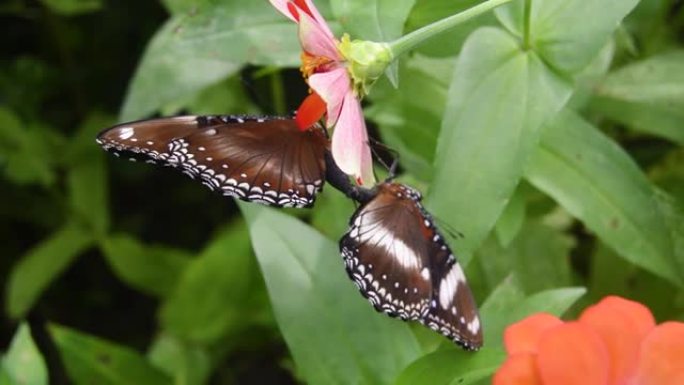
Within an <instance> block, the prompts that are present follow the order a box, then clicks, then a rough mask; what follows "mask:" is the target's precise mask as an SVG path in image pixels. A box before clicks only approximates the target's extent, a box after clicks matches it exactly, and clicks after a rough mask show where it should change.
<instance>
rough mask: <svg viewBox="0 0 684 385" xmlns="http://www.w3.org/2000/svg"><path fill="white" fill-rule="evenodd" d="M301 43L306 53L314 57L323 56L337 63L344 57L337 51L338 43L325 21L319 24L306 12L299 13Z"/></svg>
mask: <svg viewBox="0 0 684 385" xmlns="http://www.w3.org/2000/svg"><path fill="white" fill-rule="evenodd" d="M300 10H301V9H300ZM299 42H300V44H301V45H302V48H304V51H306V52H308V53H309V54H311V55H313V56H323V57H326V58H328V59H331V60H336V61H341V60H342V56H340V53H339V52H338V51H337V41H336V40H335V38H334V37H333V35H332V33H331V32H330V30H329V29H328V27H327V25H326V24H325V21H323V23H322V24H319V23H317V22H316V20H314V19H313V18H312V17H311V16H310V15H309V14H308V13H306V12H304V11H300V12H299Z"/></svg>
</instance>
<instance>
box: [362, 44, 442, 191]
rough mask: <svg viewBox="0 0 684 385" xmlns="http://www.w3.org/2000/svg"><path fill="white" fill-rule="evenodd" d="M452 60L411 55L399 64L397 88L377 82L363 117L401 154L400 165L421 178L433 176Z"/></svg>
mask: <svg viewBox="0 0 684 385" xmlns="http://www.w3.org/2000/svg"><path fill="white" fill-rule="evenodd" d="M454 63H455V60H454V59H453V58H447V59H431V58H427V57H425V56H422V55H414V56H412V57H410V58H407V59H406V60H403V61H402V63H401V65H400V67H399V74H400V76H401V79H402V81H401V83H400V84H399V87H398V88H395V87H392V86H390V85H389V83H388V82H379V83H378V84H377V85H376V86H375V87H374V88H373V92H372V93H371V95H370V98H371V100H372V101H373V104H372V105H371V106H370V108H368V109H366V116H367V117H368V118H370V119H371V120H373V121H374V122H375V123H376V124H378V126H379V128H380V133H381V136H382V139H383V143H384V144H386V145H387V146H389V147H390V148H393V149H394V150H396V151H398V152H399V154H401V159H400V160H401V165H402V167H404V168H405V169H406V170H407V171H409V172H410V173H412V174H413V175H414V176H417V177H419V178H421V179H422V180H430V179H431V177H432V163H433V160H434V153H435V148H436V147H437V136H438V134H439V124H440V122H441V119H442V115H443V114H444V106H445V103H446V94H447V89H448V87H449V82H450V80H451V75H452V73H453V68H454Z"/></svg>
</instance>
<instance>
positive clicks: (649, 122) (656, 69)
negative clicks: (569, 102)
mask: <svg viewBox="0 0 684 385" xmlns="http://www.w3.org/2000/svg"><path fill="white" fill-rule="evenodd" d="M595 91H596V94H595V96H594V99H593V100H592V102H591V108H592V110H594V111H595V112H598V113H601V114H604V115H605V116H607V117H608V118H610V119H612V120H614V121H616V122H619V123H622V124H625V125H626V126H628V127H630V128H632V129H634V130H637V131H641V132H645V133H649V134H653V135H657V136H661V137H663V138H667V139H669V140H672V141H674V142H676V143H678V144H680V145H684V129H682V127H684V51H683V50H678V51H672V52H668V53H664V54H661V55H658V56H654V57H651V58H648V59H646V60H642V61H638V62H634V63H631V64H629V65H627V66H625V67H622V68H621V69H619V70H617V71H614V72H612V73H610V74H609V75H608V76H607V77H606V78H605V80H604V81H603V82H601V83H600V84H599V85H597V86H596V87H595Z"/></svg>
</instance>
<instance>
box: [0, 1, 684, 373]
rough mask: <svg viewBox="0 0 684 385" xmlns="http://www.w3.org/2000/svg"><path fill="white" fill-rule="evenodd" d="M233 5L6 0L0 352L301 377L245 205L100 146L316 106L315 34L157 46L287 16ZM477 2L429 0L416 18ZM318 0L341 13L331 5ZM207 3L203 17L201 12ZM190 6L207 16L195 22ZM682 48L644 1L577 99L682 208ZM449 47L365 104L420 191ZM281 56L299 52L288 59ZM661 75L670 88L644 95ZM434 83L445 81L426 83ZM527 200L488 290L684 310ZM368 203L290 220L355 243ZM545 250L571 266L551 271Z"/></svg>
mask: <svg viewBox="0 0 684 385" xmlns="http://www.w3.org/2000/svg"><path fill="white" fill-rule="evenodd" d="M194 3H197V4H199V7H198V6H197V5H196V4H194ZM215 3H220V2H217V1H209V0H206V1H196V2H193V1H172V0H169V1H152V0H146V1H133V0H116V1H112V0H42V1H37V0H36V1H28V0H25V1H22V0H5V1H4V2H3V3H2V4H1V5H0V36H1V37H0V41H1V43H0V44H1V45H2V50H1V55H2V60H1V61H0V191H2V193H1V194H2V195H1V196H2V199H0V250H1V251H2V256H1V257H0V282H1V283H2V285H1V287H0V290H2V296H0V303H1V304H2V309H3V311H2V314H0V352H5V351H7V350H8V349H9V346H10V341H11V340H12V338H13V336H14V335H15V333H16V332H17V327H18V325H19V324H20V322H21V321H22V320H26V322H27V323H28V324H29V325H30V326H31V333H32V336H33V339H34V341H35V342H36V344H37V345H38V347H39V348H40V350H41V352H42V354H43V356H44V358H45V360H46V363H47V367H48V368H49V370H50V371H51V373H53V374H54V377H53V381H54V383H69V382H68V380H67V379H66V374H65V373H66V372H65V368H64V365H63V363H61V362H60V360H58V359H57V357H58V356H57V354H56V353H57V352H56V350H55V349H56V347H55V344H54V341H52V338H50V333H51V332H50V330H53V329H51V328H56V329H54V331H53V333H55V335H58V336H61V337H58V338H57V339H58V340H59V341H58V342H59V345H60V349H76V351H78V350H79V349H86V350H87V349H93V351H96V352H97V351H98V349H104V347H107V349H105V350H107V351H109V352H111V351H114V352H117V353H116V354H114V355H112V356H110V355H102V356H98V357H99V359H100V360H102V361H103V362H105V363H108V364H109V363H111V364H112V365H113V366H114V367H117V368H119V369H121V368H125V370H128V368H134V367H135V365H137V364H136V363H135V362H137V361H136V360H137V359H138V358H135V357H131V356H130V355H131V354H137V355H138V356H146V357H147V360H148V361H149V362H152V363H153V365H154V366H155V367H157V368H159V370H160V372H165V373H168V374H174V375H177V374H178V365H185V366H187V368H185V369H183V370H181V372H182V373H183V374H182V375H181V376H180V377H176V378H184V380H183V381H184V382H183V381H181V380H178V381H179V382H176V383H178V384H181V383H182V384H202V383H206V384H264V383H268V384H293V383H298V374H297V371H296V370H295V369H294V364H293V361H292V358H291V356H290V354H289V353H288V349H287V347H286V345H285V343H284V341H283V338H282V336H281V334H280V332H279V329H278V325H277V324H276V321H275V318H274V315H273V310H272V307H271V305H270V302H269V296H268V294H267V292H266V289H265V284H264V279H263V278H262V275H261V273H260V271H259V267H258V264H257V262H256V259H255V258H254V255H253V252H252V248H251V246H250V241H249V234H248V232H247V228H246V226H245V225H244V223H243V221H242V219H241V216H240V214H239V211H238V208H237V206H236V204H235V203H234V202H233V201H232V200H231V199H225V198H223V197H220V196H218V195H215V194H212V193H211V192H210V191H208V190H207V189H206V188H204V187H203V186H201V185H200V184H198V183H196V182H193V181H191V180H190V179H188V178H186V177H184V176H182V175H177V173H176V172H174V171H172V170H165V169H156V168H154V167H150V166H149V165H145V164H135V163H130V162H124V161H120V160H119V159H116V158H113V157H110V156H108V154H105V153H104V152H103V151H101V150H100V149H99V147H98V146H97V145H96V144H95V142H94V138H95V135H96V134H97V133H98V132H99V131H100V130H102V129H104V128H106V127H108V126H110V125H112V124H115V123H117V122H120V121H123V120H127V119H137V118H144V117H153V116H166V115H172V114H178V113H226V114H230V113H266V114H284V113H287V112H289V111H292V110H294V109H295V108H296V107H297V106H298V104H299V102H300V101H301V100H302V99H303V97H304V96H305V95H306V92H307V89H306V87H305V85H304V83H303V81H302V79H301V76H300V74H299V72H298V71H297V70H296V63H297V60H298V48H297V46H296V45H293V44H296V41H291V40H288V42H287V43H283V44H282V45H280V44H278V45H274V48H273V52H270V51H269V52H268V53H267V54H264V55H266V56H268V55H272V56H273V57H277V60H276V59H273V60H267V59H269V58H271V57H270V56H268V58H267V59H263V58H261V57H259V58H257V59H255V60H251V59H250V60H247V59H240V60H237V59H236V60H235V61H234V62H231V61H230V60H229V59H226V58H225V57H224V56H223V54H222V53H221V47H220V44H219V43H220V42H214V43H212V42H211V41H210V42H203V44H204V45H202V44H198V45H196V46H193V47H185V48H182V49H180V50H178V51H174V52H170V53H169V54H168V55H166V56H163V57H161V56H155V55H154V52H159V50H164V44H166V43H167V42H166V40H164V39H169V38H168V35H169V34H168V32H170V31H173V32H178V31H180V32H182V31H183V29H184V28H186V27H187V26H188V25H190V26H191V27H197V26H198V25H199V26H200V27H202V28H214V26H213V25H212V23H213V22H214V21H212V20H214V18H217V19H223V20H224V21H225V22H226V23H229V22H232V21H231V20H238V21H239V20H240V17H248V16H245V15H249V17H255V18H256V19H258V20H260V19H259V18H262V19H266V20H278V21H283V20H281V18H282V17H281V16H280V15H277V14H275V12H274V11H273V10H272V9H270V8H269V7H268V6H267V5H265V4H258V5H254V4H256V3H258V2H253V1H252V2H244V4H242V3H240V2H239V1H226V2H225V3H226V4H229V5H228V6H226V7H224V8H221V7H220V6H216V10H213V11H212V7H214V4H215ZM264 3H266V2H265V1H264ZM452 3H454V2H452ZM476 3H477V1H464V2H461V3H459V2H455V4H451V3H448V2H437V3H434V4H433V3H431V2H430V0H423V1H421V0H418V1H416V2H415V5H414V7H413V9H412V11H411V13H410V15H409V17H408V19H407V21H406V23H405V28H404V30H405V31H409V30H412V29H415V28H417V27H418V26H421V25H424V24H426V23H427V22H430V21H433V20H437V19H439V18H441V17H444V16H445V15H449V14H453V13H454V12H456V11H458V10H461V9H465V8H466V7H467V6H469V5H473V4H476ZM317 5H319V7H320V8H321V9H322V11H323V12H324V14H329V13H330V8H329V6H328V5H327V2H323V1H321V2H317ZM252 8H253V9H252ZM207 9H209V10H210V11H207ZM236 9H239V10H241V11H238V15H233V13H231V12H232V11H235V10H236ZM214 11H215V12H217V13H216V14H211V12H214ZM198 12H199V16H198V17H199V20H195V19H192V18H193V17H194V16H195V15H196V14H197V13H198ZM263 15H267V16H263ZM183 18H188V19H192V20H191V21H188V23H189V24H183V23H181V21H180V20H184V19H183ZM478 20H479V21H477V22H474V23H471V24H468V25H465V26H464V27H463V28H461V29H459V30H458V31H454V32H453V33H452V34H451V35H449V36H448V37H447V38H448V39H451V40H450V41H455V42H461V41H463V39H464V38H465V36H467V34H468V33H469V32H471V31H472V30H473V29H475V28H476V27H478V26H480V25H485V24H489V23H493V22H494V21H493V16H487V17H485V18H483V19H478ZM283 22H284V21H283ZM193 23H194V24H193ZM333 26H334V28H336V29H339V27H340V25H339V24H337V23H334V24H333ZM578 28H581V26H578ZM200 29H201V28H200ZM155 34H157V35H156V36H157V38H155V39H153V36H155ZM236 39H237V38H236ZM683 43H684V2H682V1H678V0H644V1H641V2H640V4H639V5H638V7H637V9H636V10H635V11H634V12H632V13H631V14H630V16H628V18H627V19H626V21H625V23H624V24H623V25H622V26H621V27H620V28H619V29H618V30H617V31H616V32H615V34H614V35H613V38H612V39H611V41H610V42H609V44H607V46H606V47H605V48H604V49H603V51H602V53H601V55H599V56H600V57H598V58H597V59H596V60H595V61H594V63H593V64H592V65H593V66H594V67H592V68H593V70H591V71H587V72H586V73H584V74H583V75H582V77H581V78H580V80H579V81H578V83H577V84H578V85H577V91H576V94H575V97H573V99H572V101H571V103H574V106H577V108H578V110H581V111H582V113H583V114H584V115H585V117H586V118H587V119H588V120H590V121H591V122H592V123H594V124H596V125H598V126H599V127H600V128H601V129H602V131H603V132H604V133H605V134H607V135H608V136H609V137H611V138H612V139H613V140H615V141H616V142H617V143H619V144H620V146H621V147H622V148H623V149H625V150H626V151H627V152H628V154H629V155H630V156H631V157H632V158H633V159H634V160H635V161H636V163H637V164H638V165H639V166H640V167H641V168H642V169H643V170H644V172H645V173H646V175H648V177H649V179H650V180H651V181H652V182H653V183H654V185H656V186H658V188H659V189H661V190H662V191H664V192H666V193H668V194H669V196H670V197H671V198H672V200H673V202H675V203H674V204H676V205H681V204H682V203H684V150H683V149H682V145H684V51H682V44H683ZM211 44H214V45H213V46H212V45H211ZM449 46H453V47H455V48H453V49H451V48H446V47H447V46H446V45H445V44H444V43H443V41H439V40H438V41H435V42H431V43H430V44H427V45H426V46H424V47H421V49H420V51H419V52H418V53H417V54H416V55H413V56H412V57H411V58H410V59H407V61H406V62H403V63H402V64H401V68H400V69H399V71H400V73H401V74H402V77H401V79H402V81H404V82H403V83H402V89H400V92H399V93H397V92H396V91H395V90H394V89H393V88H392V87H391V86H390V85H389V83H388V82H387V81H386V80H382V81H380V82H379V83H378V84H377V85H376V87H375V88H374V90H373V93H372V94H371V95H370V97H369V100H368V101H367V102H366V104H367V114H368V117H369V118H370V122H369V126H370V130H371V133H372V135H373V136H375V137H376V138H379V139H381V140H383V141H384V142H385V143H387V144H388V145H389V146H390V147H393V148H395V149H397V150H398V151H399V152H400V153H401V155H402V166H403V168H402V171H405V175H404V178H405V179H404V180H407V181H410V182H411V183H412V184H414V185H416V186H417V187H419V188H421V189H426V188H427V186H428V185H429V182H430V175H431V173H432V169H431V167H432V166H431V164H432V163H431V162H432V160H433V152H434V147H435V143H436V140H437V135H438V133H437V130H438V128H439V121H440V119H441V116H442V113H443V111H442V110H443V104H442V105H440V104H439V103H433V102H431V100H430V99H423V100H416V99H420V97H419V96H418V95H422V94H423V93H430V95H433V94H434V95H439V96H440V97H441V98H442V99H443V98H444V95H445V94H446V89H447V87H448V80H445V79H448V78H449V76H450V75H444V74H450V73H451V71H452V70H451V68H452V67H453V63H454V58H455V57H456V55H457V53H458V48H457V47H460V44H453V45H449ZM183 49H184V50H185V51H183ZM204 49H206V50H211V52H212V54H213V53H214V51H217V52H216V58H215V62H209V61H208V60H204V61H199V60H198V61H193V60H191V59H192V55H193V52H195V51H193V50H204ZM155 50H156V51H155ZM281 51H282V52H287V53H286V54H283V55H281V56H277V55H278V52H281ZM245 52H247V53H245V55H246V56H249V55H250V53H249V52H248V50H247V49H245ZM255 55H257V56H258V55H261V53H256V54H255ZM143 57H144V59H143ZM188 58H190V59H188ZM262 63H269V65H265V64H262ZM283 65H286V66H290V67H291V68H292V69H286V70H283V69H282V68H280V67H281V66H283ZM630 66H631V67H630ZM141 68H143V69H141ZM149 68H154V70H149ZM168 68H174V70H173V71H170V70H169V71H167V69H168ZM178 68H180V69H178ZM209 68H210V69H212V70H208V69H209ZM216 68H220V70H215V69H216ZM625 68H626V70H624V69H625ZM618 70H622V72H618ZM165 71H167V72H165ZM174 71H179V72H174ZM179 73H183V74H184V75H188V74H190V76H188V78H190V79H193V81H196V82H195V83H193V84H192V85H188V84H185V83H182V82H180V83H179V84H176V83H174V86H176V87H177V90H181V91H182V90H184V88H183V87H186V88H187V92H178V91H176V93H175V94H173V95H171V96H169V94H168V93H167V92H168V87H166V86H165V84H164V83H166V82H173V81H174V80H173V79H176V78H181V77H180V76H178V77H176V76H177V75H178V74H179ZM132 79H133V80H132ZM197 79H199V80H197ZM131 84H134V85H133V86H131ZM426 85H427V86H426ZM658 85H660V86H662V87H663V88H662V89H661V91H663V92H661V93H659V94H658V95H659V98H657V100H655V99H654V100H655V101H653V100H652V101H646V102H644V101H643V100H642V99H641V98H639V97H638V96H639V95H638V94H639V92H640V90H644V92H651V91H653V89H654V87H657V86H658ZM162 86H164V87H162ZM626 86H631V87H632V88H628V87H626ZM157 87H159V90H158V89H157ZM418 87H427V89H426V88H420V90H419V91H415V92H414V90H415V89H418ZM611 87H612V88H611ZM620 87H622V88H620ZM402 95H403V96H402ZM663 95H664V96H663ZM409 96H411V97H409ZM397 116H401V119H397ZM512 202H513V203H512V204H511V205H510V207H509V208H507V211H506V216H505V221H506V222H505V223H499V224H498V225H497V228H496V231H495V232H493V233H492V235H491V236H490V237H489V238H488V239H487V240H486V241H485V242H484V244H483V246H482V247H481V248H480V249H479V250H478V252H477V253H476V254H477V256H478V258H476V263H471V264H470V265H469V267H468V276H469V280H470V282H471V286H473V289H474V291H475V293H476V296H477V297H478V300H479V301H480V302H481V301H483V300H484V298H486V297H487V294H488V293H490V292H491V291H492V290H493V289H494V287H496V286H497V285H498V284H499V283H500V282H501V281H502V280H503V279H504V278H505V277H506V276H507V275H508V274H509V273H510V272H511V271H515V272H516V274H518V278H519V279H521V281H522V282H523V284H522V285H521V286H522V288H523V289H524V291H525V292H526V293H534V292H537V291H540V290H543V289H548V288H553V287H561V286H570V285H576V286H584V287H587V288H588V294H587V295H586V296H585V297H583V299H582V300H580V302H579V303H578V304H576V309H575V311H576V310H577V309H581V308H582V307H583V306H585V305H586V304H589V303H592V302H595V301H596V300H597V299H599V298H601V297H603V296H604V295H606V294H609V293H617V294H621V295H624V296H627V297H630V298H634V299H637V300H639V301H642V302H644V303H646V304H647V305H648V306H649V307H650V308H651V309H652V310H653V312H654V314H655V315H656V317H657V318H658V319H659V320H664V319H680V320H684V292H682V290H681V288H679V287H677V286H676V285H674V284H673V283H672V282H671V281H669V280H667V279H664V278H663V277H662V276H659V275H658V274H654V273H653V272H649V271H647V270H644V269H643V268H642V267H640V266H638V265H636V264H633V263H632V262H630V261H628V260H627V259H625V258H622V257H621V256H620V255H619V253H616V251H615V250H614V248H611V247H607V246H606V244H605V243H604V242H603V241H602V239H600V237H597V236H596V234H595V233H594V232H592V231H590V230H588V229H587V228H586V227H585V225H584V224H583V223H582V222H581V221H579V220H577V219H576V218H573V217H572V216H571V215H569V214H568V213H567V212H566V211H565V210H563V209H562V208H561V207H559V206H558V204H557V203H556V202H555V201H554V200H552V199H550V198H549V197H548V196H546V195H545V194H543V193H542V192H540V191H539V190H537V188H535V187H534V186H533V185H532V184H530V183H527V182H522V184H521V185H520V186H519V187H518V189H517V190H516V194H515V198H514V199H513V200H512ZM353 209H354V206H353V204H351V203H350V202H348V201H347V200H346V199H344V198H343V197H342V196H341V195H340V194H339V193H337V192H336V191H333V190H332V189H330V188H327V189H325V192H324V193H323V194H322V196H321V197H320V200H319V201H318V202H317V204H316V208H315V210H303V211H295V210H293V211H288V213H291V214H292V215H296V216H298V217H300V218H301V219H303V220H304V221H306V222H307V223H310V224H312V225H313V226H314V227H315V228H316V229H318V230H319V231H320V232H322V233H323V234H324V235H326V236H328V237H330V238H331V239H333V240H336V239H338V238H339V236H340V235H341V234H342V233H343V232H344V231H345V228H346V224H347V219H348V218H349V215H350V214H351V213H352V212H353ZM521 213H523V214H521ZM440 215H443V214H440V213H437V215H436V216H437V217H439V216H440ZM680 230H681V229H680ZM679 245H680V246H681V245H682V244H681V243H680V244H679ZM540 255H543V256H545V257H548V258H551V257H553V258H551V259H552V260H553V262H551V263H548V264H543V263H542V264H538V263H537V261H538V259H535V258H538V257H539V256H540ZM480 256H482V257H480ZM336 257H337V256H336V255H334V256H331V258H336ZM525 277H530V279H525ZM571 313H572V310H571ZM51 325H61V326H51ZM60 333H61V334H60ZM419 333H420V332H419ZM107 344H116V345H117V346H118V347H117V348H116V349H119V348H120V349H124V350H123V351H119V350H116V349H113V350H112V349H110V348H111V346H110V345H107ZM65 346H66V347H65ZM103 346H104V347H103ZM135 352H137V353H135ZM108 354H111V353H108ZM136 357H137V356H136ZM181 358H182V359H181ZM117 365H120V366H117ZM84 370H85V369H84ZM121 370H124V369H121ZM183 376H185V377H183ZM0 383H2V378H0ZM112 383H115V382H112ZM140 383H141V384H142V383H157V382H154V380H149V381H148V382H140Z"/></svg>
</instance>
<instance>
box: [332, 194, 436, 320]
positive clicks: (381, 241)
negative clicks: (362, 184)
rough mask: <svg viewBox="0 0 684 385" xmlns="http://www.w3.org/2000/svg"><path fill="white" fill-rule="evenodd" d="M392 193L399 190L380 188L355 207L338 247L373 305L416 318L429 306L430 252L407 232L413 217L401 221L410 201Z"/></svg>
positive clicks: (348, 270) (406, 316)
mask: <svg viewBox="0 0 684 385" xmlns="http://www.w3.org/2000/svg"><path fill="white" fill-rule="evenodd" d="M380 188H381V189H382V185H381V186H380ZM397 194H403V193H402V192H396V193H395V194H392V193H383V192H382V191H381V192H380V193H378V194H377V195H376V196H375V197H374V198H373V199H372V200H370V201H369V202H368V203H366V204H365V205H363V206H361V207H359V208H358V209H357V211H356V212H355V213H354V215H353V216H352V218H351V220H350V228H349V231H347V233H346V234H345V235H344V236H343V237H342V239H341V240H340V250H341V253H342V256H343V258H344V261H345V266H346V269H347V273H348V274H349V277H350V278H351V279H352V280H353V281H354V282H355V283H356V285H357V287H358V288H359V290H360V291H361V293H362V294H363V295H364V296H365V297H366V298H368V300H369V301H370V302H371V304H372V305H373V306H374V307H375V309H376V310H378V311H380V312H384V313H386V314H388V315H390V316H393V317H400V318H402V319H404V320H420V319H422V318H423V317H424V316H425V315H426V314H427V312H428V311H429V307H430V297H431V293H432V283H431V279H430V265H429V255H428V250H427V248H426V247H425V246H426V245H425V243H424V242H422V241H421V240H419V239H416V237H415V236H414V235H413V233H412V231H413V230H412V229H411V226H412V225H413V224H414V222H415V221H406V218H411V211H412V210H411V206H410V205H405V204H403V200H402V197H399V196H397Z"/></svg>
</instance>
